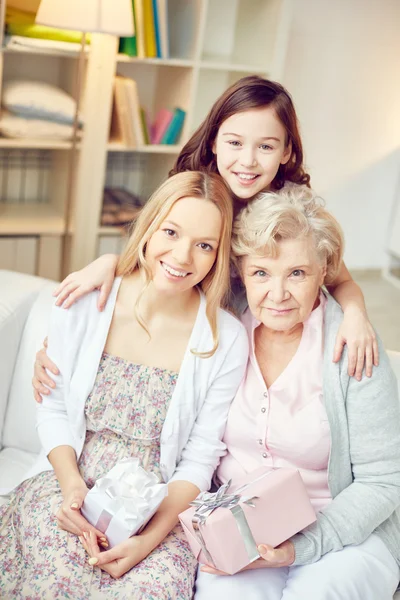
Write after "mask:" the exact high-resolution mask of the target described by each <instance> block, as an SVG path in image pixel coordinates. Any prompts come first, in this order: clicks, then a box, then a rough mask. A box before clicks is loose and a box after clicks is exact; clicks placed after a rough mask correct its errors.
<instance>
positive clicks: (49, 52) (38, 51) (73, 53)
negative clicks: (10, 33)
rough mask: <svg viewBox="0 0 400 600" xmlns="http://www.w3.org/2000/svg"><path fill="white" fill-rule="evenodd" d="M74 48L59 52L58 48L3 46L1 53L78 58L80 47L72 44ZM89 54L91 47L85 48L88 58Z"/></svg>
mask: <svg viewBox="0 0 400 600" xmlns="http://www.w3.org/2000/svg"><path fill="white" fill-rule="evenodd" d="M71 45H72V48H71V49H70V50H69V49H68V50H59V49H58V48H54V49H50V48H40V47H34V46H29V47H28V46H26V47H24V46H19V47H18V48H13V47H7V46H3V47H2V48H1V52H3V53H4V54H5V55H7V54H14V55H19V54H20V55H21V56H23V55H24V54H35V55H39V56H50V57H52V58H78V56H79V53H80V45H79V44H74V43H72V44H71ZM88 53H89V46H86V48H85V55H86V56H87V55H88Z"/></svg>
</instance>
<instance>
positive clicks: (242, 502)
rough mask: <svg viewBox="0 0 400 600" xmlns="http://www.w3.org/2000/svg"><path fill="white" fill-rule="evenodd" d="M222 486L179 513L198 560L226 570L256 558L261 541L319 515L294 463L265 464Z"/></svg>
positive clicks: (278, 537)
mask: <svg viewBox="0 0 400 600" xmlns="http://www.w3.org/2000/svg"><path fill="white" fill-rule="evenodd" d="M223 488H224V489H222V490H221V488H220V490H219V491H218V492H216V493H215V494H210V493H208V492H205V493H202V494H200V495H199V496H198V497H197V499H196V501H195V502H196V503H197V506H193V507H191V508H188V509H187V510H185V511H184V512H183V513H181V514H180V515H179V519H180V522H181V524H182V527H183V529H184V531H185V534H186V536H187V538H188V541H189V544H190V547H191V549H192V552H193V554H194V555H195V557H196V559H197V560H198V562H199V563H203V564H211V565H212V566H215V567H216V568H217V569H219V570H221V571H224V572H225V573H229V574H231V575H232V574H233V573H237V572H238V571H240V570H241V569H243V568H244V567H245V566H246V565H248V564H250V563H251V562H254V561H255V560H257V558H259V553H258V551H257V546H258V545H259V544H269V545H271V546H273V547H276V546H278V545H279V544H281V543H282V542H284V541H285V540H287V539H289V538H290V537H292V536H293V535H295V534H296V533H298V532H299V531H301V530H302V529H304V528H305V527H307V525H310V524H311V523H313V522H314V521H315V520H316V516H315V512H314V509H313V507H312V505H311V503H310V499H309V497H308V494H307V490H306V488H305V486H304V483H303V480H302V479H301V477H300V474H299V472H298V471H296V470H295V469H283V468H282V469H270V468H266V467H262V468H261V469H257V470H256V471H253V472H252V473H249V474H248V475H247V476H246V477H245V478H244V479H241V480H240V482H239V481H238V482H235V485H234V486H233V485H232V486H230V487H228V486H227V485H226V486H223ZM217 494H219V496H220V497H219V498H217V497H216V496H217ZM199 505H202V506H199ZM215 506H217V507H216V508H214V507H215ZM213 508H214V509H213ZM212 509H213V510H212ZM202 513H205V514H204V516H203V518H202V517H201V514H202ZM199 515H200V517H199ZM193 519H194V522H193ZM196 521H197V523H196ZM199 521H200V522H199ZM196 529H197V531H196Z"/></svg>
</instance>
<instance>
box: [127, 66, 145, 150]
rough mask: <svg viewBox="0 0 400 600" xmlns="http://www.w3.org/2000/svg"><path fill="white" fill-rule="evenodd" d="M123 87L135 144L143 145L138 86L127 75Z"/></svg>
mask: <svg viewBox="0 0 400 600" xmlns="http://www.w3.org/2000/svg"><path fill="white" fill-rule="evenodd" d="M125 89H126V94H127V101H128V112H129V117H130V121H131V124H132V128H133V135H134V138H135V142H136V146H144V145H145V139H144V133H143V126H142V117H141V112H140V111H141V109H140V101H139V92H138V86H137V83H136V81H135V80H134V79H130V78H129V77H126V78H125Z"/></svg>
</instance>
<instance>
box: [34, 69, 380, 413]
mask: <svg viewBox="0 0 400 600" xmlns="http://www.w3.org/2000/svg"><path fill="white" fill-rule="evenodd" d="M192 170H198V171H205V172H208V173H209V172H213V173H219V174H220V175H221V176H222V177H223V179H224V180H225V182H226V183H227V184H228V186H229V187H230V189H231V192H232V194H233V197H234V202H235V207H236V209H237V210H238V209H240V208H241V207H243V206H245V205H246V204H247V203H248V202H251V201H252V199H253V198H254V197H255V196H256V194H258V193H259V192H261V191H267V190H271V191H273V190H279V189H281V188H282V187H283V186H284V185H285V183H286V182H292V183H296V184H305V185H307V186H309V184H310V176H309V175H308V174H307V173H306V172H305V170H304V166H303V149H302V143H301V138H300V133H299V127H298V121H297V116H296V112H295V109H294V105H293V102H292V99H291V97H290V95H289V94H288V92H287V91H286V90H285V89H284V88H283V87H282V86H281V85H279V84H278V83H275V82H272V81H268V80H266V79H262V78H261V77H258V76H249V77H244V78H243V79H240V80H239V81H238V82H237V83H235V84H233V85H232V86H231V87H230V88H228V89H227V90H226V91H225V92H224V93H223V94H222V96H221V97H220V98H219V99H218V100H217V101H216V102H215V104H214V106H213V107H212V108H211V110H210V112H209V114H208V116H207V117H206V119H205V120H204V122H203V123H202V124H201V125H200V127H199V128H198V130H197V131H196V132H195V133H194V134H193V136H192V137H191V139H190V140H189V141H188V142H187V144H186V145H185V146H184V148H183V149H182V151H181V153H180V155H179V156H178V159H177V161H176V164H175V166H174V168H173V169H172V171H171V173H170V175H173V174H175V173H180V172H182V171H192ZM117 260H118V258H117V257H115V256H113V255H106V256H102V257H101V258H99V259H97V261H95V262H94V263H92V264H91V265H89V266H88V267H86V268H84V269H82V270H81V271H78V272H77V273H72V274H71V275H69V276H68V277H67V278H66V279H65V280H64V281H63V282H62V283H61V285H60V286H59V287H58V288H57V289H56V290H55V295H58V300H57V304H58V305H59V306H60V305H62V304H63V303H64V304H63V305H64V307H65V308H68V307H69V306H71V304H73V302H75V300H76V299H77V298H79V297H81V296H83V295H84V294H86V293H88V292H89V291H91V290H93V289H96V288H99V289H100V295H99V301H98V307H99V310H102V308H103V307H104V305H105V302H106V300H107V297H108V294H109V290H110V289H111V286H112V282H113V279H114V276H115V266H116V263H117ZM328 290H329V292H330V293H331V294H332V295H333V296H334V298H335V299H336V300H337V301H338V302H339V304H340V305H341V307H342V309H343V312H344V319H343V322H342V324H341V326H340V328H339V331H338V335H337V338H336V344H335V347H334V353H333V360H334V361H335V362H337V361H338V360H339V359H340V356H341V353H342V350H343V346H344V345H345V344H347V347H348V373H349V375H355V376H356V378H357V379H358V380H361V377H362V371H363V367H364V364H365V373H366V375H367V376H368V377H370V376H371V375H372V366H373V364H374V365H375V366H377V365H378V347H377V342H376V337H375V333H374V331H373V328H372V326H371V324H370V323H369V321H368V317H367V313H366V308H365V303H364V298H363V295H362V292H361V290H360V288H359V287H358V285H357V284H356V283H355V282H354V281H353V280H352V278H351V275H350V274H349V272H348V270H347V269H346V267H345V265H344V263H343V262H342V264H341V268H340V269H339V271H338V274H337V276H336V278H335V280H334V281H333V282H332V283H331V284H330V285H329V286H328ZM64 301H65V302H64ZM46 368H47V369H49V370H50V371H52V372H56V366H55V365H54V364H53V363H52V362H51V361H50V360H49V359H48V358H47V356H46V354H45V351H43V350H42V351H40V352H39V353H38V355H37V360H36V363H35V376H34V378H33V385H34V388H35V398H36V400H37V401H38V402H40V401H41V394H48V393H49V390H48V388H47V387H46V386H51V379H50V378H49V377H48V376H47V374H46V371H45V369H46Z"/></svg>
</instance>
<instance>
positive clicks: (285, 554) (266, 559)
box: [201, 540, 295, 575]
mask: <svg viewBox="0 0 400 600" xmlns="http://www.w3.org/2000/svg"><path fill="white" fill-rule="evenodd" d="M257 550H258V552H259V553H260V555H261V558H258V559H257V560H256V561H254V562H252V563H251V564H249V565H247V567H244V569H242V571H249V570H251V569H277V568H279V567H290V565H292V564H293V562H294V559H295V551H294V546H293V543H292V542H291V541H290V540H288V541H286V542H283V544H280V545H279V546H277V547H276V548H273V547H272V546H268V544H260V545H259V546H258V548H257ZM201 571H204V573H211V574H212V575H228V573H224V572H223V571H218V569H214V567H210V566H209V565H204V566H203V567H201Z"/></svg>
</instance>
